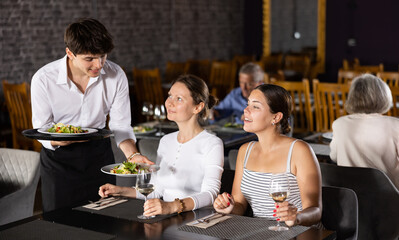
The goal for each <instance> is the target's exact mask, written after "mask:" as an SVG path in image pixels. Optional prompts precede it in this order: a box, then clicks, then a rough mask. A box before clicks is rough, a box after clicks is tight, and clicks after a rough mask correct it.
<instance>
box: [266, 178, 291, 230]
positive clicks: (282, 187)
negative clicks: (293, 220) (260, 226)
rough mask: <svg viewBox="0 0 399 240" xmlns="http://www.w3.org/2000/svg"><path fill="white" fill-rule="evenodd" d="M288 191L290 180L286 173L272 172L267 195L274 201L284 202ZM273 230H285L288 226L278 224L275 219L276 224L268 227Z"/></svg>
mask: <svg viewBox="0 0 399 240" xmlns="http://www.w3.org/2000/svg"><path fill="white" fill-rule="evenodd" d="M289 193H290V182H289V179H288V175H287V173H273V174H272V176H271V183H270V188H269V195H270V196H271V197H272V198H273V200H274V201H275V202H276V203H282V202H284V201H285V200H286V199H287V197H288V195H289ZM269 229H270V230H273V231H286V230H288V229H289V228H288V227H285V226H281V225H280V221H277V225H276V226H271V227H269Z"/></svg>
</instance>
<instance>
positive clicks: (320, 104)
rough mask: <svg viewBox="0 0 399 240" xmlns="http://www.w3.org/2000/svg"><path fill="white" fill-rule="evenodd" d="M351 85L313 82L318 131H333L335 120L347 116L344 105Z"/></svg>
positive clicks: (315, 80)
mask: <svg viewBox="0 0 399 240" xmlns="http://www.w3.org/2000/svg"><path fill="white" fill-rule="evenodd" d="M349 88H350V85H349V84H338V83H320V82H319V80H317V79H314V80H313V97H314V108H315V115H316V131H317V132H329V131H332V126H331V125H332V123H333V121H334V120H335V119H337V118H339V117H341V116H344V115H346V114H347V112H346V110H345V108H344V105H345V102H346V99H347V96H348V92H349Z"/></svg>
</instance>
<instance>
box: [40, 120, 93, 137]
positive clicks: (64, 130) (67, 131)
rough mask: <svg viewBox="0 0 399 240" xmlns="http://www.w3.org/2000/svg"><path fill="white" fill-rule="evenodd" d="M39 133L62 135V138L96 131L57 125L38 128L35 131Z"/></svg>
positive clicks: (61, 124)
mask: <svg viewBox="0 0 399 240" xmlns="http://www.w3.org/2000/svg"><path fill="white" fill-rule="evenodd" d="M37 131H38V132H39V133H44V134H51V135H62V136H76V135H84V134H91V133H95V132H97V131H98V130H97V129H94V128H83V127H78V126H73V125H69V124H67V125H65V124H63V123H57V124H54V125H52V126H51V127H46V128H39V129H38V130H37Z"/></svg>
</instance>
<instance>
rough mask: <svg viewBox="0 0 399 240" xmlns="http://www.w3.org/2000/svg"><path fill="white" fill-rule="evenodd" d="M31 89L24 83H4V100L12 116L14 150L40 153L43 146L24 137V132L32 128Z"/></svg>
mask: <svg viewBox="0 0 399 240" xmlns="http://www.w3.org/2000/svg"><path fill="white" fill-rule="evenodd" d="M29 90H30V87H29V84H28V83H26V82H24V83H21V84H12V83H8V82H7V81H5V80H4V81H3V92H4V98H5V102H6V105H7V109H8V112H9V115H10V121H11V128H12V143H13V148H17V149H31V150H34V151H37V152H39V151H40V149H41V144H40V143H39V142H38V141H36V140H32V139H28V138H26V137H24V136H23V135H22V133H21V132H22V131H23V130H26V129H31V128H33V127H32V109H31V104H30V93H29Z"/></svg>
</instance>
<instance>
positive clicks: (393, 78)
mask: <svg viewBox="0 0 399 240" xmlns="http://www.w3.org/2000/svg"><path fill="white" fill-rule="evenodd" d="M377 77H379V78H381V79H382V80H383V81H384V82H386V83H387V84H388V86H389V87H394V86H395V87H399V72H378V73H377Z"/></svg>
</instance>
